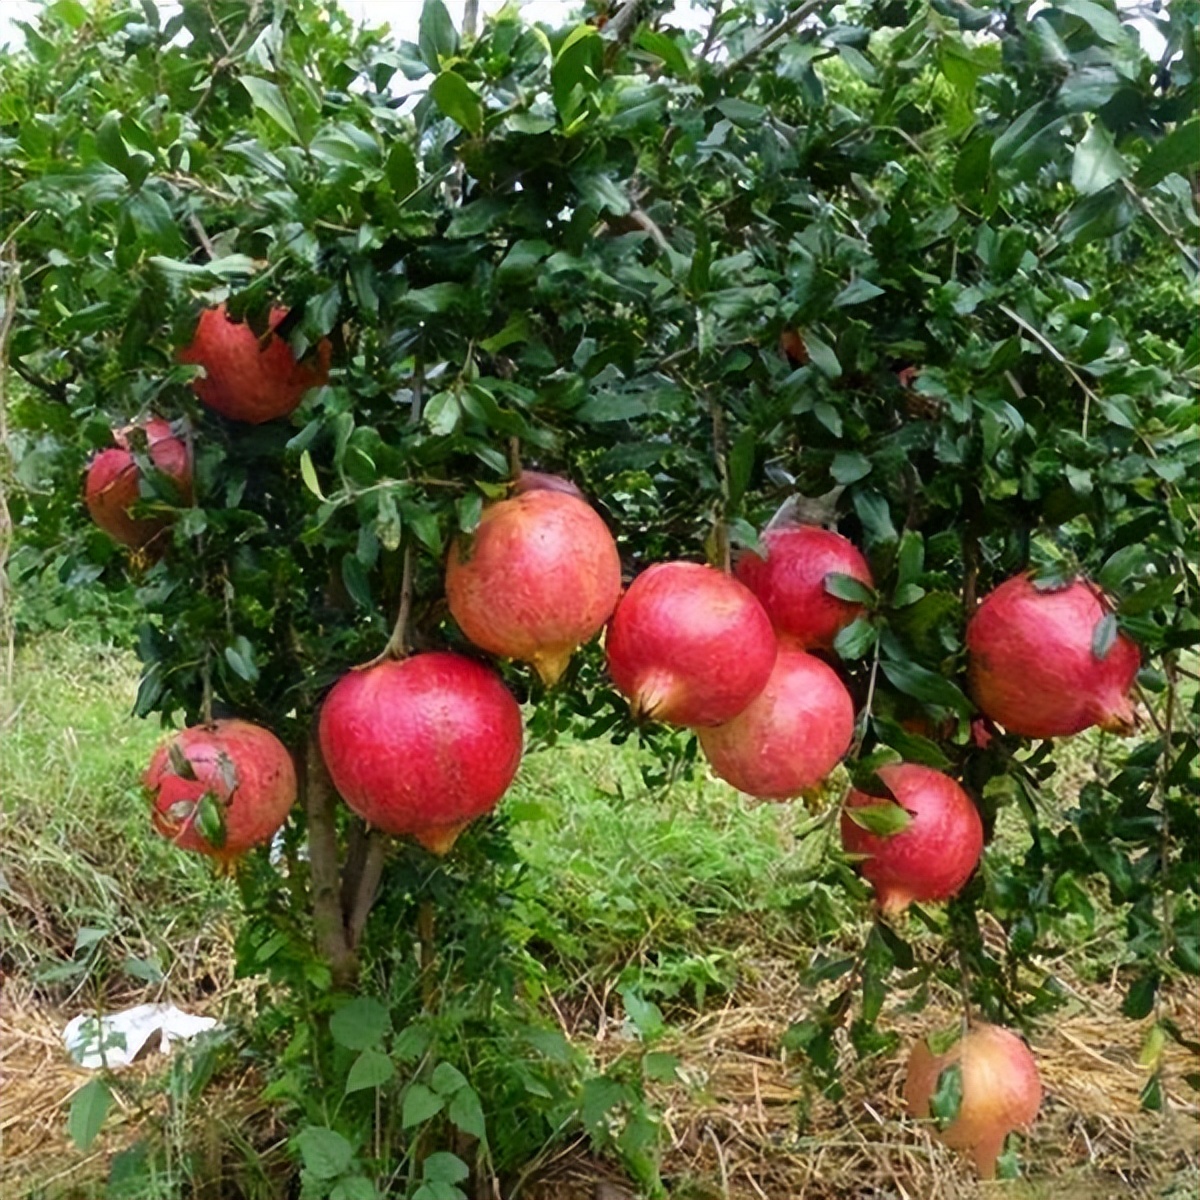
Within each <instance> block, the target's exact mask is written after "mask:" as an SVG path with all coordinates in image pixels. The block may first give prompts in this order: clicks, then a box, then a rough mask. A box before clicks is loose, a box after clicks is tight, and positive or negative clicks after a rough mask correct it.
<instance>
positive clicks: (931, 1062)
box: [904, 1022, 1042, 1179]
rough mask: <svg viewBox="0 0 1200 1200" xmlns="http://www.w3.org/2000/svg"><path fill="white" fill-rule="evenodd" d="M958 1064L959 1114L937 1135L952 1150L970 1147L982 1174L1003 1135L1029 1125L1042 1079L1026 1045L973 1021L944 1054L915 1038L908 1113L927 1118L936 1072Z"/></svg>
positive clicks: (991, 1168) (990, 1167)
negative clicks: (960, 1095)
mask: <svg viewBox="0 0 1200 1200" xmlns="http://www.w3.org/2000/svg"><path fill="white" fill-rule="evenodd" d="M953 1063H958V1064H959V1065H960V1068H961V1070H962V1102H961V1104H960V1105H959V1110H958V1115H957V1116H956V1117H955V1118H954V1120H953V1121H951V1122H950V1124H949V1125H947V1126H946V1128H945V1129H943V1130H940V1131H939V1132H938V1133H937V1134H936V1135H935V1136H936V1137H938V1138H939V1139H940V1140H941V1141H942V1142H944V1143H945V1144H946V1145H947V1146H949V1147H951V1149H954V1150H969V1151H970V1152H971V1154H972V1156H973V1157H974V1159H975V1166H976V1168H977V1169H978V1171H979V1174H980V1176H981V1177H982V1178H983V1179H993V1178H995V1175H996V1159H997V1158H998V1157H999V1156H1000V1153H1001V1152H1002V1151H1003V1149H1004V1139H1005V1138H1006V1137H1007V1136H1008V1135H1009V1134H1010V1133H1011V1132H1012V1131H1013V1130H1015V1129H1024V1128H1026V1127H1027V1126H1028V1125H1030V1124H1032V1122H1033V1120H1034V1118H1035V1117H1036V1116H1037V1114H1038V1109H1040V1108H1041V1105H1042V1082H1041V1079H1040V1077H1039V1076H1038V1069H1037V1062H1036V1061H1035V1060H1034V1057H1033V1055H1032V1054H1031V1053H1030V1050H1029V1047H1028V1046H1026V1045H1025V1043H1024V1042H1023V1041H1022V1040H1021V1038H1019V1037H1018V1036H1017V1035H1016V1034H1015V1033H1012V1032H1011V1031H1010V1030H1007V1029H1003V1028H1001V1027H1000V1026H999V1025H987V1024H984V1023H982V1022H981V1023H979V1024H977V1025H973V1026H972V1027H971V1029H970V1030H969V1031H968V1032H967V1034H966V1036H965V1037H963V1038H960V1039H959V1041H957V1042H956V1043H955V1044H954V1045H953V1046H951V1047H950V1049H949V1050H947V1051H946V1053H945V1054H937V1055H935V1054H934V1053H933V1051H932V1050H931V1049H930V1048H929V1045H928V1044H927V1043H926V1042H924V1041H920V1042H918V1043H917V1044H916V1045H915V1046H914V1047H913V1050H912V1054H911V1056H910V1057H909V1060H908V1072H907V1074H906V1076H905V1079H904V1102H905V1104H906V1106H907V1108H908V1113H909V1116H911V1117H915V1118H917V1119H918V1120H920V1119H923V1118H928V1117H929V1116H930V1115H931V1114H930V1111H929V1102H930V1100H931V1099H932V1098H933V1095H934V1093H935V1092H936V1091H937V1083H938V1077H939V1076H940V1075H941V1073H942V1071H944V1070H945V1069H946V1067H948V1066H950V1065H951V1064H953Z"/></svg>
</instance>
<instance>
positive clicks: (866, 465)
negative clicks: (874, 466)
mask: <svg viewBox="0 0 1200 1200" xmlns="http://www.w3.org/2000/svg"><path fill="white" fill-rule="evenodd" d="M829 473H830V475H832V476H833V478H834V479H835V480H836V482H838V483H840V484H850V483H857V482H858V481H859V480H860V479H865V478H866V476H868V475H870V473H871V460H870V459H869V458H867V456H866V455H865V454H859V452H858V451H857V450H850V451H846V450H842V451H839V452H838V453H837V454H835V455H834V456H833V464H832V465H831V466H830V468H829Z"/></svg>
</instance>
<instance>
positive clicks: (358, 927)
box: [346, 829, 388, 951]
mask: <svg viewBox="0 0 1200 1200" xmlns="http://www.w3.org/2000/svg"><path fill="white" fill-rule="evenodd" d="M366 844H367V852H366V856H365V858H364V859H363V865H362V873H361V874H360V875H359V877H358V888H357V889H356V894H355V897H354V904H353V907H352V908H351V909H350V913H349V916H348V918H347V920H346V934H347V937H348V938H349V942H350V948H351V949H352V950H355V951H357V950H358V946H359V943H360V942H361V941H362V935H363V930H364V929H366V927H367V918H368V917H369V916H370V915H371V909H372V908H373V907H374V905H375V898H376V896H378V895H379V883H380V880H381V879H382V878H383V864H384V861H385V859H386V858H387V851H388V841H387V838H386V837H384V835H383V834H382V833H380V832H379V830H378V829H373V830H371V832H370V833H368V834H367V843H366Z"/></svg>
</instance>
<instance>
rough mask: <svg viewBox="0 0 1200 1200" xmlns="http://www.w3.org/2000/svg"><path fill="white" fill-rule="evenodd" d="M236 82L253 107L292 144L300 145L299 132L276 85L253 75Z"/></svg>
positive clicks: (242, 77)
mask: <svg viewBox="0 0 1200 1200" xmlns="http://www.w3.org/2000/svg"><path fill="white" fill-rule="evenodd" d="M238 81H239V82H240V83H241V85H242V87H244V88H245V89H246V91H247V92H249V93H250V99H251V100H252V101H253V102H254V107H255V108H257V109H258V110H259V111H260V112H263V113H265V114H266V115H267V116H268V117H270V118H271V120H272V121H274V122H275V124H276V125H278V126H279V127H280V129H282V130H283V132H284V133H286V134H287V135H288V136H289V137H290V138H291V139H292V141H293V142H295V143H296V144H297V145H299V144H300V142H301V138H300V131H299V130H298V129H297V128H296V122H295V121H294V120H293V118H292V114H291V111H290V110H289V109H288V106H287V101H286V100H285V99H284V98H283V93H282V92H281V91H280V90H279V88H278V86H277V85H276V84H273V83H272V82H271V81H270V80H269V79H259V78H258V77H257V76H255V75H241V76H239V77H238Z"/></svg>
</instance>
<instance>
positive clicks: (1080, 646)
mask: <svg viewBox="0 0 1200 1200" xmlns="http://www.w3.org/2000/svg"><path fill="white" fill-rule="evenodd" d="M1111 612H1112V607H1111V605H1109V604H1108V602H1107V600H1106V599H1105V597H1104V593H1103V592H1101V590H1100V589H1099V588H1098V587H1096V585H1095V584H1093V583H1091V582H1089V581H1088V580H1086V579H1077V580H1075V582H1074V583H1071V584H1068V585H1067V586H1066V587H1062V588H1056V589H1054V590H1046V591H1041V590H1039V589H1038V588H1037V587H1035V586H1034V583H1033V581H1032V580H1031V579H1030V577H1029V576H1028V575H1017V576H1014V577H1013V578H1012V579H1009V580H1007V581H1006V582H1004V583H1002V584H1001V585H1000V586H999V587H998V588H996V589H995V591H993V592H991V593H989V594H988V595H987V596H986V597H985V598H984V600H983V602H982V603H981V604H980V605H979V608H978V609H977V610H976V612H975V614H974V616H972V618H971V620H970V622H969V623H968V625H967V656H968V658H967V679H968V684H969V688H970V692H971V695H972V697H973V698H974V700H975V703H976V704H978V705H979V707H980V709H981V711H982V712H983V713H984V715H985V716H987V717H990V718H991V719H992V720H993V721H995V722H996V723H997V724H999V725H1003V726H1004V728H1005V729H1007V730H1008V731H1009V733H1016V734H1020V735H1021V736H1022V737H1034V738H1051V737H1067V736H1069V735H1071V734H1073V733H1080V732H1082V731H1083V730H1084V729H1088V728H1090V727H1091V726H1093V725H1098V726H1099V727H1100V728H1101V729H1104V730H1107V731H1108V732H1110V733H1120V734H1128V733H1132V732H1133V728H1134V725H1135V723H1136V720H1135V717H1134V712H1133V705H1132V703H1131V702H1130V699H1129V692H1130V689H1131V688H1132V687H1133V682H1134V678H1135V677H1136V675H1137V672H1138V667H1139V666H1140V665H1141V656H1140V655H1139V653H1138V648H1137V645H1136V644H1135V643H1134V642H1133V641H1132V640H1131V639H1130V638H1128V637H1127V636H1126V635H1125V634H1123V633H1117V634H1116V638H1115V640H1113V641H1111V643H1110V644H1109V645H1108V646H1107V647H1106V648H1104V653H1103V654H1102V655H1098V654H1097V653H1096V651H1097V649H1099V647H1097V646H1096V644H1095V641H1096V628H1097V626H1098V625H1099V624H1100V622H1101V621H1103V620H1104V619H1105V617H1107V616H1108V615H1109V614H1110V613H1111Z"/></svg>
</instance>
